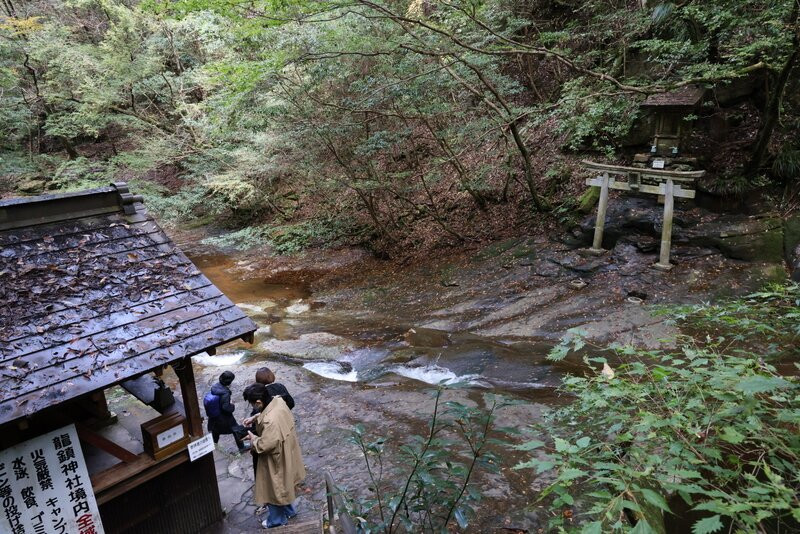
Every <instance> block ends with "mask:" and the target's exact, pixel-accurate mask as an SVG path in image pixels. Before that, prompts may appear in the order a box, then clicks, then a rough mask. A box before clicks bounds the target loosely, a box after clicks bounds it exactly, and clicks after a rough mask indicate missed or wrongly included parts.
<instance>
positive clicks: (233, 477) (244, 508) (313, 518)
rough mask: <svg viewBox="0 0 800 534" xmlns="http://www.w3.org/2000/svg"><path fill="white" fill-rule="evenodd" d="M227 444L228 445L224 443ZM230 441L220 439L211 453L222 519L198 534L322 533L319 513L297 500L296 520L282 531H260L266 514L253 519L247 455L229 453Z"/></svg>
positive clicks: (251, 485) (231, 450) (304, 499)
mask: <svg viewBox="0 0 800 534" xmlns="http://www.w3.org/2000/svg"><path fill="white" fill-rule="evenodd" d="M228 442H230V443H228ZM234 450H235V447H234V445H233V438H231V437H230V436H222V437H221V438H220V443H219V445H217V449H216V450H215V451H214V464H215V468H216V470H217V484H218V485H219V496H220V500H221V501H222V509H223V511H224V513H225V518H224V519H223V520H222V521H220V522H219V523H217V524H215V525H212V526H211V527H209V528H207V529H205V530H203V531H202V533H201V534H255V533H263V532H270V533H271V534H312V533H313V534H319V533H321V532H322V516H321V511H320V510H319V509H318V508H317V507H316V506H315V504H314V503H313V502H311V501H310V500H309V499H307V498H305V497H303V496H300V497H298V498H297V500H296V501H295V507H296V508H297V517H295V518H293V519H292V520H291V521H290V523H289V525H287V526H286V527H276V528H271V529H269V530H268V531H267V530H264V529H263V528H262V527H261V521H262V520H264V519H266V517H267V516H266V514H262V515H260V516H256V515H255V511H256V506H255V504H253V469H252V463H251V462H252V460H251V457H250V454H249V453H245V454H239V453H238V452H233V451H234Z"/></svg>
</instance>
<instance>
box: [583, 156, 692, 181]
mask: <svg viewBox="0 0 800 534" xmlns="http://www.w3.org/2000/svg"><path fill="white" fill-rule="evenodd" d="M581 163H582V164H583V165H584V167H586V168H587V169H590V170H593V171H598V172H608V173H613V174H627V173H629V172H637V173H642V174H649V175H653V176H663V177H664V178H672V179H673V180H675V181H687V180H689V181H693V180H695V179H696V178H701V177H703V176H705V174H706V171H667V170H659V169H647V168H645V169H640V168H638V167H625V166H623V165H606V164H605V163H595V162H594V161H589V160H583V161H581Z"/></svg>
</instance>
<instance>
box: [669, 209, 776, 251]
mask: <svg viewBox="0 0 800 534" xmlns="http://www.w3.org/2000/svg"><path fill="white" fill-rule="evenodd" d="M679 237H680V238H682V239H681V240H685V241H686V243H687V244H688V245H692V246H700V247H703V246H712V247H714V248H717V249H718V250H719V251H720V252H722V254H724V255H725V256H727V257H728V258H733V259H737V260H746V261H763V262H768V263H781V262H782V261H783V249H784V237H783V223H782V221H781V220H780V219H778V218H774V217H747V218H742V216H736V215H726V216H721V217H719V218H717V219H716V220H713V221H709V222H704V223H700V224H697V225H694V226H693V227H691V228H688V229H686V230H684V231H682V232H679Z"/></svg>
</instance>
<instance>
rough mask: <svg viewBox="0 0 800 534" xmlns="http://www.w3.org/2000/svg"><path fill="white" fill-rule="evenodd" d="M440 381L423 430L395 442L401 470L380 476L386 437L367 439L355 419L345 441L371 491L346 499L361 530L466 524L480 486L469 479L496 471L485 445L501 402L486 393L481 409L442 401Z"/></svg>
mask: <svg viewBox="0 0 800 534" xmlns="http://www.w3.org/2000/svg"><path fill="white" fill-rule="evenodd" d="M443 391H444V387H443V386H442V387H439V388H438V389H437V390H436V391H435V393H434V397H435V401H434V408H433V415H432V416H431V421H430V426H429V427H428V432H427V434H426V435H424V436H420V435H414V436H411V438H410V439H409V441H408V442H406V443H404V444H402V445H400V446H399V449H398V452H397V456H393V460H395V461H396V462H397V465H402V466H408V470H407V471H406V472H404V473H401V472H397V471H396V470H392V472H391V478H390V477H388V476H386V475H387V472H386V470H385V469H384V467H385V465H384V460H385V458H386V441H387V440H386V438H384V437H379V438H377V439H375V440H371V438H370V437H368V436H367V435H366V433H365V430H364V427H363V426H362V425H356V427H355V429H354V431H353V434H352V436H351V438H350V439H351V441H352V442H353V443H354V444H355V445H356V446H358V448H359V449H360V450H361V453H362V454H363V456H364V461H365V463H366V467H367V472H368V475H369V479H370V488H369V490H370V492H371V493H372V496H371V497H368V498H365V499H349V506H348V508H349V510H348V511H349V513H350V514H351V515H352V516H353V517H355V518H357V520H358V521H359V523H360V525H359V526H360V528H361V532H364V533H365V534H369V533H375V532H383V533H387V534H388V533H391V532H437V533H438V532H444V531H447V528H448V525H450V524H451V523H452V522H453V521H455V523H457V524H458V526H459V527H460V528H461V529H465V528H467V526H468V524H469V520H470V518H471V517H472V516H473V515H474V509H475V506H476V505H477V503H478V502H479V501H480V497H481V495H480V492H479V491H478V489H477V488H476V487H475V486H474V485H473V483H472V481H473V479H474V477H475V474H476V473H477V472H478V471H479V470H483V471H489V472H496V471H497V469H498V460H497V457H496V456H495V455H494V454H493V453H492V452H491V451H489V450H487V446H488V445H489V444H490V443H492V442H493V440H492V438H491V434H492V433H494V432H496V431H499V429H496V428H495V427H494V414H495V412H496V410H497V409H499V408H501V407H502V406H504V405H505V404H504V403H503V402H501V401H500V400H499V399H497V398H495V397H493V396H487V397H486V398H487V404H488V408H487V409H486V410H481V409H479V408H473V407H469V406H465V405H464V404H461V403H459V402H454V401H448V402H443V401H442V393H443Z"/></svg>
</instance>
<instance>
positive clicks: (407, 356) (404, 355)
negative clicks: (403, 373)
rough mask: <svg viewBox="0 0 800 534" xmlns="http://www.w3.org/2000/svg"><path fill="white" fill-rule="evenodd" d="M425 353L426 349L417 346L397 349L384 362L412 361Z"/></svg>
mask: <svg viewBox="0 0 800 534" xmlns="http://www.w3.org/2000/svg"><path fill="white" fill-rule="evenodd" d="M425 354H426V353H425V352H424V351H422V350H420V349H416V348H407V349H400V350H395V351H392V352H391V353H390V354H389V356H387V357H386V358H385V359H384V360H383V362H382V363H385V364H387V365H391V364H404V363H410V362H413V361H414V360H416V359H417V358H419V357H420V356H423V355H425Z"/></svg>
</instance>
